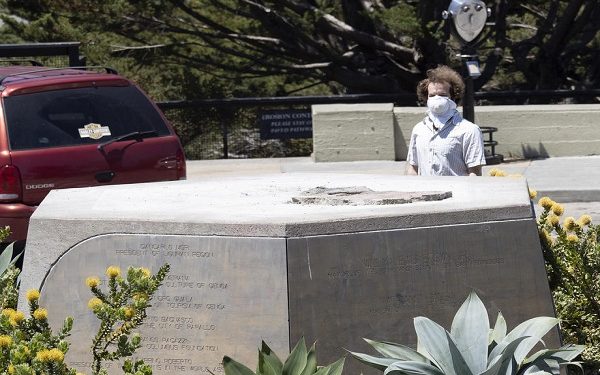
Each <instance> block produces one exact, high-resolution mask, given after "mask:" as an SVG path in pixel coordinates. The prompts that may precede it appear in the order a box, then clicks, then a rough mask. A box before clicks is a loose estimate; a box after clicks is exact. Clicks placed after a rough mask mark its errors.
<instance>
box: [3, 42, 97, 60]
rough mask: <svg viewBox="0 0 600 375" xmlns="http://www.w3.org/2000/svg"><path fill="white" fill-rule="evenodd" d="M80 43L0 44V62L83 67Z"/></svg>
mask: <svg viewBox="0 0 600 375" xmlns="http://www.w3.org/2000/svg"><path fill="white" fill-rule="evenodd" d="M79 45H80V43H79V42H59V43H30V44H0V62H2V63H3V64H10V63H15V64H16V63H20V64H22V63H23V61H24V60H25V62H29V63H30V64H32V65H38V64H41V65H46V66H81V65H85V60H84V59H82V58H81V57H80V56H79Z"/></svg>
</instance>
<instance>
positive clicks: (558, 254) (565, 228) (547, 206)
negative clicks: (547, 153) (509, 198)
mask: <svg viewBox="0 0 600 375" xmlns="http://www.w3.org/2000/svg"><path fill="white" fill-rule="evenodd" d="M538 204H539V206H540V207H541V208H542V209H543V211H542V212H541V214H540V216H539V218H538V220H537V225H538V230H539V234H540V240H541V244H542V250H543V253H544V259H545V261H546V271H547V273H548V280H549V283H550V288H551V289H552V295H553V297H554V304H555V306H556V313H557V316H558V318H560V319H561V332H562V335H563V339H564V340H565V342H567V343H572V344H583V345H585V346H586V349H585V350H584V352H583V359H585V360H586V361H587V362H588V363H590V365H592V366H596V365H598V364H600V226H598V225H594V224H592V218H591V217H590V216H589V215H582V216H581V217H580V218H578V219H575V218H574V217H566V218H564V219H563V220H562V223H561V220H560V218H559V217H560V216H561V215H562V214H563V213H564V208H563V206H562V205H560V204H558V203H556V202H554V201H553V200H552V199H550V198H548V197H543V198H541V199H540V200H539V201H538ZM594 362H595V364H594Z"/></svg>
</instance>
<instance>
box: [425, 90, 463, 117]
mask: <svg viewBox="0 0 600 375" xmlns="http://www.w3.org/2000/svg"><path fill="white" fill-rule="evenodd" d="M427 108H429V110H430V111H431V113H433V114H434V115H437V116H441V115H444V114H447V113H448V112H449V111H453V110H454V109H456V103H454V102H453V101H452V99H450V98H448V97H446V96H439V95H436V96H431V97H429V98H428V99H427Z"/></svg>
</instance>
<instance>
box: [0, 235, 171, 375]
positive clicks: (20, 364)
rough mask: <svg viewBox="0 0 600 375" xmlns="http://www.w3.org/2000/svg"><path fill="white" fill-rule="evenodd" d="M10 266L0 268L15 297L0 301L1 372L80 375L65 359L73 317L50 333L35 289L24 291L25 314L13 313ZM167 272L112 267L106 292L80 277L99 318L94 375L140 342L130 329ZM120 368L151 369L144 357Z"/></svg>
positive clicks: (129, 373) (142, 372) (146, 374)
mask: <svg viewBox="0 0 600 375" xmlns="http://www.w3.org/2000/svg"><path fill="white" fill-rule="evenodd" d="M0 234H1V233H0ZM13 269H15V268H14V267H12V268H11V267H8V268H6V269H4V271H3V272H0V281H1V280H5V279H6V280H9V281H11V282H9V283H5V284H2V283H0V286H2V287H3V288H4V289H3V292H8V293H7V294H8V295H11V296H14V298H12V297H11V298H9V299H6V300H4V299H3V300H0V302H3V303H2V304H0V375H38V374H39V375H46V374H47V375H84V374H80V373H77V372H76V371H75V370H74V369H72V368H70V367H69V366H68V365H67V364H66V363H65V355H66V353H67V352H68V350H69V343H68V341H67V337H68V336H69V334H70V331H71V329H72V327H73V319H72V318H71V317H67V318H66V319H65V321H64V324H63V327H62V329H61V330H60V332H58V333H54V332H53V331H52V329H51V327H50V326H49V324H48V311H47V310H46V309H45V308H43V307H41V306H40V305H39V300H40V292H39V291H38V290H34V289H31V290H28V291H26V293H25V298H26V300H27V303H28V304H29V318H27V317H26V316H25V314H24V313H23V312H22V311H18V310H17V303H16V296H17V295H18V290H17V283H16V278H17V276H18V270H16V269H15V270H16V271H13ZM168 270H169V266H168V265H164V266H163V267H161V268H160V269H159V271H158V272H157V274H156V275H155V276H153V275H152V274H151V272H150V271H149V270H148V269H146V268H134V267H130V268H129V269H128V270H127V274H126V278H123V277H121V270H120V269H119V268H118V267H115V266H111V267H109V268H108V269H107V272H106V275H107V276H108V290H107V291H102V290H101V289H100V288H99V287H100V285H101V283H100V279H99V278H98V277H95V276H93V277H88V278H87V279H86V280H85V283H86V285H87V286H88V287H89V288H90V289H91V291H92V294H93V295H94V296H93V298H92V299H91V300H90V301H89V302H88V307H89V308H90V309H91V310H92V311H93V313H94V314H95V315H96V316H97V317H98V318H99V319H100V328H99V330H98V333H97V335H96V336H95V338H94V340H93V343H92V352H93V356H94V363H93V368H91V369H90V370H91V372H92V373H93V374H95V375H97V374H103V375H106V374H107V371H106V369H105V368H103V367H102V362H103V361H107V360H109V361H112V360H118V359H123V358H126V357H128V356H131V355H132V354H133V353H134V351H135V350H136V349H137V348H139V347H140V346H141V339H140V337H139V335H137V334H134V333H133V330H134V329H135V328H137V327H139V326H140V325H141V324H142V322H143V320H144V318H145V317H146V309H147V308H148V307H150V301H151V299H152V296H153V294H154V293H155V292H156V290H157V289H158V287H159V286H160V285H161V284H162V281H163V280H164V278H165V277H166V275H167V272H168ZM3 294H4V293H3ZM122 369H123V371H124V373H125V375H134V374H135V375H151V374H152V368H151V367H150V366H148V365H147V364H145V363H144V361H143V360H136V361H131V360H128V359H126V360H125V363H124V365H123V367H122Z"/></svg>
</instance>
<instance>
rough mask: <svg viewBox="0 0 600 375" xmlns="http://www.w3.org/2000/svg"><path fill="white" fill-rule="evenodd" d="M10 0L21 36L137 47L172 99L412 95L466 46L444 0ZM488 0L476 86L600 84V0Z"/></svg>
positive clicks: (134, 54)
mask: <svg viewBox="0 0 600 375" xmlns="http://www.w3.org/2000/svg"><path fill="white" fill-rule="evenodd" d="M2 2H3V4H4V9H10V12H11V13H12V15H4V16H3V20H4V22H5V23H6V25H7V26H8V27H9V29H10V33H11V34H12V35H17V36H18V37H20V38H21V39H22V40H27V41H59V40H80V41H82V42H83V44H84V47H85V50H86V54H87V55H88V56H89V58H90V59H93V60H94V61H95V62H102V60H106V59H110V58H111V56H113V57H114V56H127V57H129V58H131V59H130V60H126V61H127V63H126V64H129V66H127V67H128V69H131V70H132V71H134V72H135V71H136V70H137V71H138V72H139V74H140V76H144V75H145V74H146V73H148V72H152V73H154V74H153V75H150V76H148V77H149V78H148V80H144V81H145V82H144V83H145V84H146V87H149V86H152V85H153V81H160V82H161V85H160V86H161V87H162V89H163V90H164V91H163V93H161V94H162V95H166V96H167V97H168V96H171V95H173V97H177V98H181V97H196V98H199V97H200V98H201V97H212V96H213V95H214V96H221V97H222V96H242V95H251V96H259V95H264V94H269V95H285V94H289V93H291V92H295V90H299V89H301V88H302V87H305V86H307V85H308V86H310V85H315V88H313V90H320V91H323V90H327V91H329V92H371V93H376V92H399V91H406V92H413V91H414V87H415V84H416V82H417V81H418V80H420V79H421V78H422V77H423V75H424V72H425V70H426V69H428V68H430V67H432V66H435V65H437V64H440V63H446V64H451V65H455V66H458V65H459V64H460V62H459V61H458V60H456V57H455V53H456V52H457V50H458V48H459V45H458V43H457V41H456V40H454V39H453V38H450V36H449V28H448V25H447V24H446V23H445V22H444V21H443V20H442V19H441V16H440V15H441V12H442V10H444V9H446V7H447V6H448V1H441V0H436V1H412V0H362V1H349V0H341V1H333V0H277V1H275V0H273V1H267V0H187V1H185V0H153V1H124V0H107V1H103V2H98V1H92V0H73V1H71V0H69V1H67V0H30V1H21V0H3V1H2ZM488 6H490V7H491V8H492V17H491V18H490V20H491V21H492V22H493V24H492V25H490V26H488V27H487V28H486V31H485V35H484V36H483V39H484V42H483V43H482V45H481V47H480V49H479V53H480V55H481V62H482V67H483V75H482V77H481V78H480V79H478V80H477V81H476V85H477V86H479V87H481V86H483V85H487V86H486V88H489V89H494V88H501V89H506V88H512V87H519V88H523V89H557V88H571V87H575V88H597V87H598V85H599V82H600V65H599V64H595V63H594V62H595V61H597V60H598V57H600V56H599V54H600V49H599V45H600V33H598V30H599V29H600V21H599V20H600V4H599V3H598V1H596V0H550V1H547V0H534V1H528V2H514V1H508V0H496V1H488ZM15 16H16V17H15ZM107 51H109V52H110V55H108V54H107V53H106V52H107ZM148 66H152V67H159V68H158V69H157V68H152V69H150V70H148V69H149V68H147V67H148ZM168 82H173V83H174V84H173V85H171V86H169V85H168V84H167V83H168ZM181 83H183V84H181ZM302 92H303V93H305V94H306V93H307V92H308V93H310V92H311V91H310V90H309V91H306V90H305V91H302Z"/></svg>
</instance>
